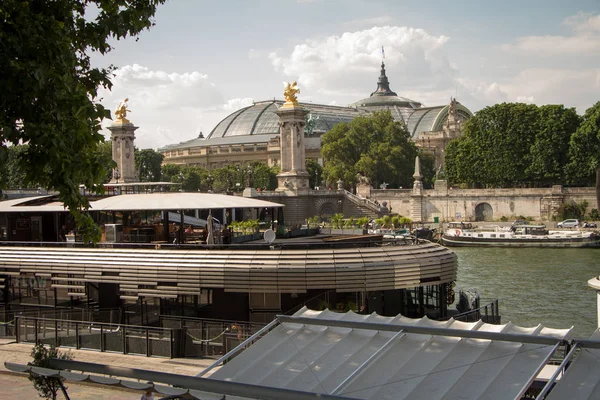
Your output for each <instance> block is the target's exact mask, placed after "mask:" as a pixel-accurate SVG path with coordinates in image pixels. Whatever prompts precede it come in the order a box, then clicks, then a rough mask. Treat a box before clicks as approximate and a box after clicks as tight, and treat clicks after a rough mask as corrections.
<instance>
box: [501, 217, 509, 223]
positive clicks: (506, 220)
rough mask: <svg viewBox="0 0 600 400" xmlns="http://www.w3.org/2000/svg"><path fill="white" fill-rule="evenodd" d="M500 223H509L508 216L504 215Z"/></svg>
mask: <svg viewBox="0 0 600 400" xmlns="http://www.w3.org/2000/svg"><path fill="white" fill-rule="evenodd" d="M500 221H501V222H508V217H507V216H506V215H503V216H502V217H500Z"/></svg>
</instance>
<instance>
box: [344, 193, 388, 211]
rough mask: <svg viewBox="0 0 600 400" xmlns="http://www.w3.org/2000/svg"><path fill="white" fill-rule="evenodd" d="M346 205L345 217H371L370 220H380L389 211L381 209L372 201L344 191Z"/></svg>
mask: <svg viewBox="0 0 600 400" xmlns="http://www.w3.org/2000/svg"><path fill="white" fill-rule="evenodd" d="M342 194H343V199H342V201H343V202H345V204H344V216H345V217H354V218H360V217H369V218H380V217H381V216H383V215H386V214H388V209H387V208H385V207H380V206H379V205H378V204H377V203H375V202H374V201H372V200H369V199H365V198H361V197H358V196H356V195H355V194H353V193H351V192H349V191H347V190H343V191H342Z"/></svg>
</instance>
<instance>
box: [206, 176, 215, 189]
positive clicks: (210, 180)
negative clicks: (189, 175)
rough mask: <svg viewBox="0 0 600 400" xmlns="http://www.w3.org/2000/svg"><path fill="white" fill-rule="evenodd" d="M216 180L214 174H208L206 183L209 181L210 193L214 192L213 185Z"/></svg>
mask: <svg viewBox="0 0 600 400" xmlns="http://www.w3.org/2000/svg"><path fill="white" fill-rule="evenodd" d="M214 181H215V178H214V177H213V176H212V174H208V178H206V183H208V193H212V186H213V182H214Z"/></svg>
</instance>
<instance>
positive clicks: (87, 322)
mask: <svg viewBox="0 0 600 400" xmlns="http://www.w3.org/2000/svg"><path fill="white" fill-rule="evenodd" d="M15 317H16V318H18V319H20V320H29V321H49V322H60V323H63V324H66V323H74V324H93V325H98V326H116V327H121V328H123V329H148V330H154V331H174V330H176V329H175V328H163V327H159V326H144V325H127V324H115V323H112V322H94V321H80V320H71V319H56V318H44V317H29V316H26V315H16V316H15Z"/></svg>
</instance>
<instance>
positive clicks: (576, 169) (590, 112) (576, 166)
mask: <svg viewBox="0 0 600 400" xmlns="http://www.w3.org/2000/svg"><path fill="white" fill-rule="evenodd" d="M569 156H570V159H571V162H570V163H569V164H568V165H567V167H566V171H567V173H568V174H569V176H570V177H571V179H572V181H573V182H586V183H587V184H592V185H594V186H596V200H597V201H598V204H600V102H598V103H596V104H594V105H593V106H592V107H590V108H589V109H587V110H586V112H585V114H584V115H583V119H582V122H581V125H580V126H579V128H578V129H577V131H576V132H575V134H574V135H573V136H572V137H571V142H570V148H569ZM594 177H595V181H594Z"/></svg>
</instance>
